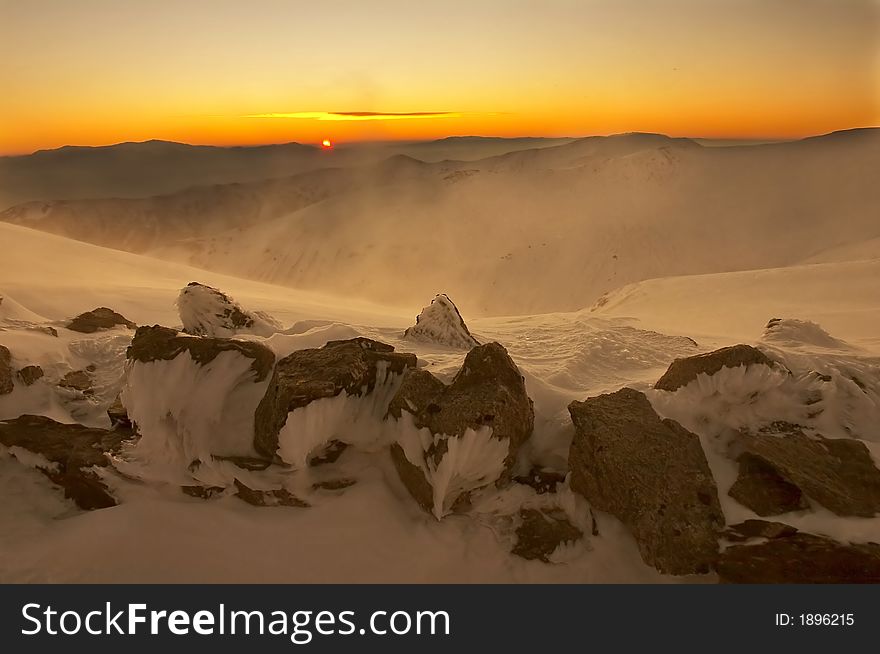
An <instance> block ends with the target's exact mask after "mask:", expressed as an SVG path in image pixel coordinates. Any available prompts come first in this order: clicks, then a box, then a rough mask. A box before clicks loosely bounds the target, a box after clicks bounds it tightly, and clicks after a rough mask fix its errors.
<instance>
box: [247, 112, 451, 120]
mask: <svg viewBox="0 0 880 654" xmlns="http://www.w3.org/2000/svg"><path fill="white" fill-rule="evenodd" d="M465 115H466V114H464V113H461V112H458V111H406V112H384V111H296V112H292V113H266V114H247V115H245V116H242V118H293V119H300V120H322V121H323V120H327V121H342V120H415V119H426V118H461V117H462V116H465Z"/></svg>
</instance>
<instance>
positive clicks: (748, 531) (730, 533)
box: [724, 520, 798, 542]
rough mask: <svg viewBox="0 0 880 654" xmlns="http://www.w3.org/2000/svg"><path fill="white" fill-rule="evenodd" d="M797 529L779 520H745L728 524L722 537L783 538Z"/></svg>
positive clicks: (729, 538)
mask: <svg viewBox="0 0 880 654" xmlns="http://www.w3.org/2000/svg"><path fill="white" fill-rule="evenodd" d="M797 531H798V530H797V529H795V528H794V527H792V526H791V525H786V524H783V523H781V522H768V521H767V520H745V521H744V522H740V523H739V524H735V525H730V526H729V527H728V528H727V529H726V530H725V531H724V537H725V538H726V539H727V540H729V541H734V542H741V541H746V540H751V539H753V538H768V539H771V540H772V539H774V538H785V537H787V536H791V535H793V534H796V533H797Z"/></svg>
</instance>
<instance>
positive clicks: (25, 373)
mask: <svg viewBox="0 0 880 654" xmlns="http://www.w3.org/2000/svg"><path fill="white" fill-rule="evenodd" d="M42 377H43V369H42V368H41V367H40V366H25V367H24V368H22V369H21V370H19V371H18V378H19V379H20V380H21V381H22V383H23V384H24V385H25V386H31V385H32V384H34V383H36V381H37V380H38V379H42Z"/></svg>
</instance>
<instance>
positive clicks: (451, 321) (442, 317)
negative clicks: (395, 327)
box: [403, 293, 480, 350]
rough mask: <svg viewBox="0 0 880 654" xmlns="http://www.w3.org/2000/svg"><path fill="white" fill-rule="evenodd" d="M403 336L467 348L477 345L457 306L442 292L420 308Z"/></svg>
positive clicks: (412, 339) (423, 341)
mask: <svg viewBox="0 0 880 654" xmlns="http://www.w3.org/2000/svg"><path fill="white" fill-rule="evenodd" d="M403 337H404V338H405V339H408V340H411V341H419V342H422V343H436V344H438V345H446V346H449V347H455V348H460V349H463V350H469V349H471V348H472V347H474V346H476V345H479V344H480V342H479V341H478V340H477V339H475V338H474V337H473V336H472V335H471V333H470V331H469V330H468V328H467V325H465V324H464V319H463V318H462V317H461V314H460V313H459V312H458V308H457V307H456V306H455V304H454V303H453V302H452V300H450V299H449V296H447V295H445V294H444V293H440V294H439V295H437V296H436V297H435V298H434V299H433V300H432V301H431V304H429V305H428V306H426V307H425V308H424V309H422V312H421V313H420V314H419V315H418V317H417V318H416V324H415V325H413V326H412V327H410V328H408V329H407V330H406V331H405V332H404V333H403Z"/></svg>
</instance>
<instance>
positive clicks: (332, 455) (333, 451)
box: [309, 439, 348, 467]
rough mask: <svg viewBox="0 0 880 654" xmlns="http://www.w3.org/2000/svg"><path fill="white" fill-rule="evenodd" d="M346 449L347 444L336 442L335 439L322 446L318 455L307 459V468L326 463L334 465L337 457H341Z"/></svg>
mask: <svg viewBox="0 0 880 654" xmlns="http://www.w3.org/2000/svg"><path fill="white" fill-rule="evenodd" d="M347 449H348V443H344V442H342V441H338V440H336V439H334V440H332V441H330V442H329V443H327V445H325V446H324V449H323V450H321V452H319V453H318V454H316V455H314V456H312V457H311V458H309V466H311V467H315V466H322V465H325V464H327V463H334V462H336V460H338V459H339V457H341V456H342V453H343V452H345V450H347Z"/></svg>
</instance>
